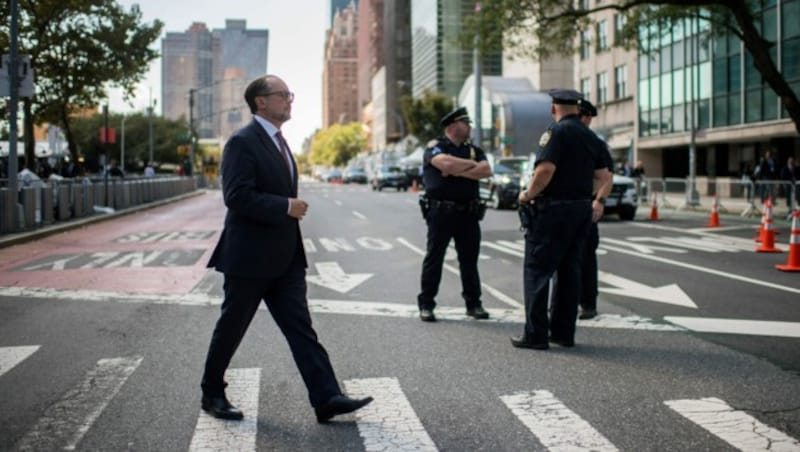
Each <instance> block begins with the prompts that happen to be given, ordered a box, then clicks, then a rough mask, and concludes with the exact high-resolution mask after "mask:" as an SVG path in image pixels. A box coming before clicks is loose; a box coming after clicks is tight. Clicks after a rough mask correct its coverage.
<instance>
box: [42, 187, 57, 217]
mask: <svg viewBox="0 0 800 452" xmlns="http://www.w3.org/2000/svg"><path fill="white" fill-rule="evenodd" d="M53 187H54V185H52V184H49V185H46V186H45V187H44V189H43V190H42V192H41V198H42V222H41V224H43V225H45V224H51V223H52V222H53V221H54V220H55V216H54V214H55V195H54V194H53Z"/></svg>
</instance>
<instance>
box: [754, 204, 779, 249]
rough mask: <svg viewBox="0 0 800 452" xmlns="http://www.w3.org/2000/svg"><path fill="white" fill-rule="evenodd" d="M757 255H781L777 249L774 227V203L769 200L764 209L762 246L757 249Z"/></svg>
mask: <svg viewBox="0 0 800 452" xmlns="http://www.w3.org/2000/svg"><path fill="white" fill-rule="evenodd" d="M756 252H757V253H781V252H782V251H781V250H779V249H778V248H775V229H774V227H773V226H772V201H770V200H769V199H767V202H766V203H765V207H764V223H763V228H762V229H761V246H759V247H758V248H756Z"/></svg>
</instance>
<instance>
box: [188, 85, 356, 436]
mask: <svg viewBox="0 0 800 452" xmlns="http://www.w3.org/2000/svg"><path fill="white" fill-rule="evenodd" d="M244 98H245V101H247V105H248V107H249V108H250V112H251V113H253V115H254V116H253V121H252V122H250V124H248V125H247V126H245V127H244V128H242V129H240V130H238V131H237V132H236V133H234V134H233V136H231V138H230V139H229V140H228V142H227V144H226V145H225V151H224V154H223V158H222V193H223V197H224V200H225V206H226V207H227V208H228V212H227V214H226V216H225V228H224V229H223V231H222V235H221V236H220V238H219V242H218V243H217V246H216V248H215V249H214V253H213V254H212V256H211V260H210V261H209V263H208V266H209V267H214V268H215V269H216V270H217V271H220V272H222V273H224V274H225V285H224V290H225V299H224V301H223V303H222V309H221V314H220V317H219V320H218V321H217V325H216V327H215V328H214V334H213V336H212V337H211V344H210V345H209V348H208V355H207V357H206V364H205V372H204V374H203V379H202V383H201V387H202V389H203V398H202V408H203V410H205V411H207V412H208V413H210V414H211V415H213V416H215V417H218V418H222V419H235V420H238V419H242V417H243V414H242V412H241V411H240V410H239V409H237V408H236V407H235V406H233V405H231V403H230V402H229V401H228V399H227V398H226V397H225V382H224V381H223V376H224V374H225V370H226V369H227V368H228V365H229V363H230V361H231V358H232V357H233V354H234V352H235V351H236V348H237V347H238V346H239V343H240V342H241V340H242V337H244V334H245V332H246V331H247V327H248V326H249V325H250V321H251V320H252V319H253V316H254V315H255V312H256V310H257V309H258V306H259V304H260V303H261V300H264V302H265V303H266V305H267V308H268V309H269V311H270V313H271V314H272V317H273V319H275V323H276V324H277V325H278V327H279V328H280V329H281V332H282V333H283V335H284V336H285V337H286V340H287V341H288V342H289V347H290V349H291V351H292V356H293V357H294V360H295V363H296V364H297V367H298V369H299V370H300V374H301V375H302V377H303V381H304V382H305V385H306V388H307V389H308V393H309V399H310V401H311V405H312V406H313V407H314V411H315V413H316V416H317V421H319V422H326V421H328V420H329V419H330V418H332V417H333V416H336V415H338V414H344V413H350V412H352V411H355V410H357V409H359V408H361V407H363V406H364V405H366V404H368V403H369V402H371V401H372V398H371V397H367V398H364V399H351V398H348V397H346V396H344V395H342V391H341V389H340V388H339V384H338V382H337V381H336V376H335V374H334V372H333V368H332V367H331V363H330V360H329V358H328V353H327V352H326V351H325V349H324V348H323V347H322V345H321V344H320V343H319V341H318V340H317V334H316V333H315V332H314V329H313V328H312V326H311V316H310V314H309V311H308V300H307V298H306V288H307V286H306V279H305V277H306V267H307V261H306V256H305V250H304V249H303V239H302V237H301V234H300V224H299V220H301V219H302V218H303V216H305V214H306V211H307V210H308V204H307V203H306V202H305V201H303V200H302V199H299V198H298V197H297V166H296V165H295V162H294V159H293V158H292V156H291V152H290V151H289V146H288V145H287V144H286V141H285V140H284V138H283V136H282V135H281V131H280V127H281V125H282V124H283V123H284V122H286V121H288V120H289V119H290V118H291V111H292V101H293V100H294V93H292V92H290V91H289V89H288V88H287V86H286V83H284V81H283V80H281V79H280V78H278V77H276V76H273V75H266V76H264V77H261V78H258V79H256V80H254V81H253V82H252V83H250V85H248V86H247V88H246V90H245V92H244Z"/></svg>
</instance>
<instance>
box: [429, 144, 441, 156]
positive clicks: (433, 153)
mask: <svg viewBox="0 0 800 452" xmlns="http://www.w3.org/2000/svg"><path fill="white" fill-rule="evenodd" d="M441 153H442V150H441V149H439V146H436V147H435V148H433V149H431V156H434V155H439V154H441Z"/></svg>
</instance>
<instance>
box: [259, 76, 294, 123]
mask: <svg viewBox="0 0 800 452" xmlns="http://www.w3.org/2000/svg"><path fill="white" fill-rule="evenodd" d="M269 84H270V88H269V91H267V93H264V94H262V95H260V96H256V105H257V106H258V114H260V115H261V116H263V117H264V118H265V119H267V120H268V121H270V122H272V123H273V124H276V125H278V126H280V125H281V124H283V123H284V122H286V121H288V120H289V119H291V117H292V102H293V101H294V94H293V93H292V92H291V91H289V87H288V86H286V83H284V81H283V80H281V79H279V78H272V79H270V83H269Z"/></svg>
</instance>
